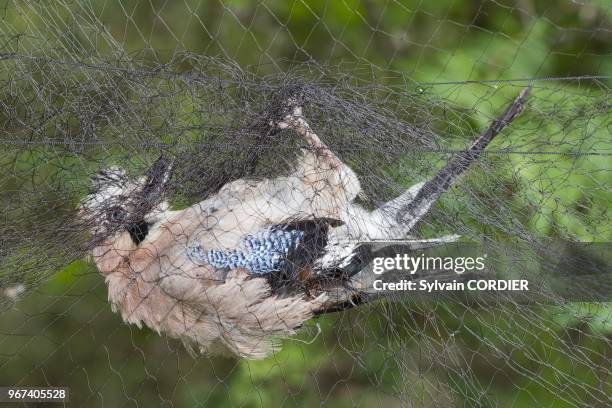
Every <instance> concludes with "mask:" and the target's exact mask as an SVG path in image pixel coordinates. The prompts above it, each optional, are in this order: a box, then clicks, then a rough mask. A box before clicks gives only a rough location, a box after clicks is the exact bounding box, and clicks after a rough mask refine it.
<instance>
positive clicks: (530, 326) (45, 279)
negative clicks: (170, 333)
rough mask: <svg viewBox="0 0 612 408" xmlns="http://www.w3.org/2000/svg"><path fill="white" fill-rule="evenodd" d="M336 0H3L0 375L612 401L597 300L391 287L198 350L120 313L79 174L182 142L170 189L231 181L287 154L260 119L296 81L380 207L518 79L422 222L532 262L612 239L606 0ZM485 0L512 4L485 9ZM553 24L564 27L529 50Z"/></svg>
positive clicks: (110, 397)
mask: <svg viewBox="0 0 612 408" xmlns="http://www.w3.org/2000/svg"><path fill="white" fill-rule="evenodd" d="M349 3H350V4H349ZM349 3H345V2H334V1H326V2H321V4H317V5H313V4H310V3H308V2H302V1H294V2H281V1H262V2H259V3H257V4H255V5H251V4H249V5H247V3H243V2H236V4H224V3H222V2H214V1H211V2H208V1H202V2H198V1H185V2H175V3H171V2H149V1H129V2H122V1H112V0H107V1H79V2H73V1H64V0H59V1H54V2H46V1H23V2H13V1H7V2H4V4H1V3H0V6H1V7H2V13H1V18H0V28H1V29H0V32H1V34H0V145H1V146H2V147H1V148H2V151H1V152H0V169H1V173H0V186H1V188H0V214H1V215H2V222H1V223H0V288H1V289H2V297H0V310H1V311H2V312H1V315H0V348H1V350H2V351H1V352H0V355H1V358H0V367H1V369H0V372H2V376H1V377H2V383H4V384H6V385H9V384H15V385H41V386H42V385H56V386H60V385H66V386H69V387H71V389H72V396H71V398H72V401H73V403H74V404H77V405H87V404H98V405H110V406H138V405H141V404H152V405H153V406H155V405H163V406H174V405H177V406H182V405H197V404H200V405H201V406H204V405H219V404H228V405H238V406H241V405H242V406H252V405H269V404H271V403H274V402H276V403H278V402H280V403H281V404H288V405H295V404H328V403H330V404H339V405H341V404H345V405H363V406H369V405H371V404H373V403H389V404H391V405H393V404H395V405H398V406H406V405H410V406H449V405H462V404H465V405H468V406H495V405H499V406H506V405H516V406H533V405H542V406H607V405H608V404H609V403H610V395H611V394H612V393H611V391H612V390H611V388H610V351H611V349H610V346H611V343H610V333H611V330H612V325H611V323H610V317H611V316H610V307H609V303H590V302H567V301H565V300H563V299H560V298H556V297H555V296H553V295H550V296H547V297H545V298H541V299H540V298H538V299H537V300H534V301H533V302H530V303H525V302H513V301H506V302H502V303H495V304H487V303H485V302H483V303H481V302H478V301H466V302H460V301H456V300H454V301H440V300H428V299H427V298H419V299H410V298H409V297H403V298H402V299H401V300H399V301H394V302H391V301H380V302H374V303H371V304H368V305H364V306H361V307H358V308H355V309H353V310H350V311H347V312H342V313H334V314H329V315H326V316H324V317H321V318H317V319H315V320H313V321H310V322H309V323H307V324H306V325H305V327H304V328H302V330H301V331H300V334H299V336H297V337H294V338H291V339H286V340H284V341H283V351H281V352H278V353H275V354H274V355H273V356H272V357H270V358H268V359H267V360H264V361H263V362H251V361H247V360H243V359H236V358H235V357H232V356H230V355H221V356H217V355H212V354H211V355H208V354H203V355H199V356H198V357H197V358H192V357H190V356H189V355H188V354H187V353H186V351H185V349H184V347H183V345H182V344H181V342H180V341H176V340H173V339H170V338H167V337H165V336H163V335H162V336H158V335H157V333H155V332H153V331H151V330H148V329H146V328H143V329H138V328H136V327H134V326H129V325H127V324H124V323H123V322H121V319H120V317H119V316H118V315H116V314H113V313H112V312H111V310H110V306H109V304H108V302H107V300H106V286H105V284H104V279H103V278H102V277H101V276H100V275H99V274H98V272H97V271H96V268H95V266H94V265H93V264H92V263H91V262H90V261H88V260H87V256H86V255H87V252H88V250H89V249H90V248H89V244H88V243H89V242H90V235H89V232H88V231H87V228H84V227H83V225H82V224H80V223H79V222H77V221H76V219H75V209H76V208H77V206H78V204H79V202H80V200H81V199H82V198H83V197H84V196H85V195H86V194H87V192H88V186H89V178H90V177H91V175H92V174H94V173H95V172H96V171H98V170H101V169H105V168H109V167H110V166H112V165H120V166H121V167H123V168H124V169H126V172H127V173H128V175H130V176H131V177H140V176H142V175H143V174H145V173H146V171H147V170H148V169H149V168H150V167H151V165H152V163H153V162H154V161H155V160H156V159H157V158H158V157H159V156H160V154H163V155H167V156H170V157H174V158H175V169H174V172H173V176H172V179H171V181H170V183H169V185H168V186H167V189H166V192H165V193H166V194H167V196H168V197H169V200H170V203H171V205H172V206H173V207H174V208H185V207H186V206H188V205H191V204H194V203H197V202H199V201H201V200H203V199H205V198H207V197H210V196H212V195H213V194H215V193H216V192H218V191H219V189H221V188H222V187H223V186H224V185H225V184H226V183H228V182H230V181H234V180H237V179H240V178H245V177H249V178H254V179H263V178H274V177H278V176H281V175H283V174H286V173H287V172H288V171H290V170H291V169H292V168H293V167H294V165H295V161H296V160H298V158H299V157H300V156H299V151H300V148H301V147H303V146H304V141H303V140H302V139H301V138H300V137H299V135H297V134H295V133H294V132H291V131H282V132H277V133H274V134H270V133H269V132H268V133H267V132H265V131H262V129H263V127H265V126H264V125H265V124H266V123H267V122H266V121H267V120H268V119H269V115H270V112H271V109H272V110H273V109H274V107H275V106H278V102H279V101H283V100H286V99H287V98H288V97H290V96H291V95H294V94H295V92H296V90H299V92H300V93H301V95H302V97H303V101H304V112H305V115H306V116H307V117H308V121H309V123H310V125H311V126H312V127H313V129H314V130H315V131H316V132H317V134H318V135H320V136H321V138H322V139H323V141H324V142H325V143H326V144H327V145H328V146H329V148H330V150H331V151H333V152H334V153H336V154H337V155H338V156H339V157H340V158H341V159H342V160H343V161H344V162H345V163H346V164H347V165H349V166H350V167H351V168H352V169H353V170H354V171H355V172H356V174H357V175H358V178H359V180H360V182H361V185H362V189H363V192H364V194H363V196H360V198H359V199H360V201H361V202H362V204H363V205H364V206H366V207H367V208H375V207H377V206H379V205H380V204H382V203H384V202H387V201H388V200H390V199H392V198H394V197H396V196H398V195H399V194H401V193H402V192H403V191H404V190H405V189H406V188H408V187H409V186H411V185H413V184H414V183H416V182H420V181H426V180H427V179H429V178H430V177H432V176H433V175H435V174H436V172H437V171H438V170H439V169H441V168H442V167H443V166H444V165H445V164H446V162H447V161H448V160H449V159H451V158H452V157H453V156H454V155H455V154H456V153H457V152H459V151H462V150H464V149H466V148H467V147H468V146H469V145H470V143H471V142H472V141H473V140H474V139H476V138H477V137H478V135H479V134H480V133H481V132H482V131H483V130H484V129H485V128H486V127H487V126H488V124H489V123H490V122H491V120H493V119H494V118H495V117H496V116H497V115H498V114H499V113H500V112H501V111H502V110H503V109H504V108H505V107H506V106H507V105H508V104H509V103H510V102H511V101H512V100H513V99H514V97H515V96H516V95H517V94H518V93H519V92H520V90H521V89H523V88H524V87H525V86H526V85H528V84H532V86H533V90H532V92H531V96H530V98H529V100H528V102H527V104H526V107H525V110H524V112H523V113H522V115H521V116H520V117H519V118H518V119H516V120H515V121H514V122H513V123H512V125H511V127H509V128H507V129H505V130H504V131H503V132H502V133H501V134H500V135H499V136H498V137H497V138H496V139H495V140H494V141H493V143H492V144H491V145H490V146H489V147H488V148H487V150H486V151H485V152H484V154H483V156H482V157H481V158H480V159H479V160H478V161H477V163H475V164H474V165H473V166H472V168H471V169H470V170H469V171H468V172H467V174H466V175H465V176H464V177H463V178H462V179H461V180H460V182H459V183H458V184H457V185H456V186H455V187H453V188H452V189H450V190H449V191H448V192H446V193H445V194H444V195H443V197H442V198H441V200H440V201H439V202H438V203H437V204H436V205H435V206H434V208H433V209H432V211H431V212H430V213H429V215H428V216H427V217H426V219H424V220H423V221H422V222H421V223H420V224H419V225H418V227H417V229H416V231H415V232H414V233H415V235H418V236H421V237H435V236H441V235H444V234H459V235H461V237H462V240H465V241H466V242H472V243H476V244H477V245H478V246H479V248H482V250H483V251H485V252H489V253H495V254H501V255H503V256H504V257H505V258H506V259H507V260H509V264H510V265H512V264H513V263H514V264H522V262H523V263H524V262H528V263H529V262H530V263H534V264H537V265H538V268H540V270H541V271H542V272H550V271H552V270H554V268H555V267H556V266H557V265H556V264H555V263H554V260H555V259H556V258H558V257H559V256H561V255H562V254H565V253H566V252H567V251H568V249H567V248H559V247H558V246H556V245H553V244H555V243H557V242H558V241H559V240H563V241H570V242H607V241H609V240H610V236H611V228H610V220H609V212H608V209H609V184H610V181H611V173H610V156H611V154H612V151H611V148H610V142H609V141H610V129H609V128H610V119H609V116H610V107H609V98H610V86H609V85H610V78H609V76H605V75H603V74H602V73H603V72H605V69H606V67H609V52H610V48H609V45H610V44H609V36H610V31H611V27H610V20H609V16H610V14H609V13H610V10H609V6H607V5H606V4H605V3H601V4H597V3H593V4H583V5H577V4H571V5H570V4H563V7H569V8H572V9H575V10H576V12H579V13H582V14H581V16H582V17H581V18H582V20H581V21H582V23H581V25H573V24H571V23H567V22H565V21H564V20H563V18H564V16H565V14H563V12H562V11H558V10H556V9H555V8H554V7H553V6H550V5H544V4H540V2H533V3H532V2H530V1H524V2H523V1H519V2H516V4H514V3H511V2H501V3H498V2H488V1H484V2H482V3H481V4H480V5H479V7H478V8H476V9H474V12H473V15H469V16H466V15H464V14H461V13H460V9H461V7H459V6H458V5H455V6H453V5H448V9H444V8H443V7H441V6H440V7H437V6H435V5H426V4H424V3H418V2H415V3H414V4H410V5H407V4H404V3H403V2H396V1H387V2H381V4H380V5H374V2H363V3H359V4H357V3H356V4H353V3H352V2H349ZM339 15H342V16H344V15H346V17H338V16H339ZM389 15H396V17H395V18H389ZM491 15H495V16H497V17H496V18H499V19H501V20H503V21H508V24H507V25H506V24H501V25H500V26H497V27H496V28H495V29H491V28H490V27H489V26H487V24H486V21H485V20H486V19H487V18H488V17H490V16H491ZM481 20H483V21H481ZM338 21H341V22H342V24H339V23H338ZM512 24H520V28H512ZM406 27H407V28H406ZM419 27H423V29H419ZM499 27H504V29H503V30H502V31H496V30H499ZM506 27H507V29H506ZM404 28H405V29H404ZM439 32H443V33H451V34H449V35H451V36H452V40H449V39H446V37H445V38H441V35H440V34H439ZM355 33H357V34H355ZM543 36H547V38H559V41H558V43H555V44H554V46H551V47H550V48H549V49H542V42H541V38H542V37H543ZM477 38H478V39H480V40H481V41H482V44H484V46H481V47H478V48H475V47H473V46H471V45H472V43H473V41H474V40H475V39H477ZM564 38H568V40H567V41H568V42H569V43H564V42H563V39H564ZM364 39H367V41H365V42H364ZM571 41H575V43H572V42H571ZM577 44H578V45H577ZM463 49H468V50H469V53H466V54H464V53H462V50H463ZM406 55H408V56H409V57H410V58H409V59H408V60H409V61H410V65H406V63H405V62H403V61H404V59H405V57H406ZM431 60H435V61H436V64H435V65H428V64H427V61H431ZM561 62H562V63H563V64H564V66H566V67H569V68H568V69H569V71H571V72H570V73H569V74H568V73H567V72H556V71H555V69H554V67H551V66H552V65H554V64H556V63H561ZM432 66H433V67H435V70H432V68H431V67H432ZM526 67H527V68H526ZM487 70H491V71H492V72H494V73H495V75H497V76H495V77H489V76H487V75H486V71H487ZM525 72H527V73H528V75H527V76H517V75H524V74H525ZM482 78H487V79H482ZM526 260H527V261H526ZM580 267H581V265H580V264H578V265H576V270H579V269H580ZM517 274H518V275H520V273H519V272H518V271H517ZM518 275H517V276H518ZM604 283H605V282H604ZM604 283H602V284H604Z"/></svg>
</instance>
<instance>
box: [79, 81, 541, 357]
mask: <svg viewBox="0 0 612 408" xmlns="http://www.w3.org/2000/svg"><path fill="white" fill-rule="evenodd" d="M529 89H530V88H526V89H525V90H524V91H523V92H521V94H520V95H519V96H518V97H517V99H516V100H515V101H514V103H513V104H512V105H511V106H510V107H509V108H508V109H507V111H506V112H505V113H504V114H503V115H502V116H501V117H500V118H498V119H496V120H494V121H493V123H492V124H491V125H490V127H489V128H488V129H487V131H486V132H485V133H484V134H483V135H481V136H480V137H479V138H478V139H477V140H476V141H475V142H474V143H473V144H472V146H471V147H470V148H469V149H468V150H467V151H466V152H463V153H460V154H458V155H457V157H455V158H454V159H453V160H451V162H449V163H448V164H447V166H446V167H445V168H444V169H442V170H441V171H440V172H439V173H438V174H437V175H436V176H435V177H433V178H432V179H431V180H430V181H428V182H426V183H419V184H416V185H414V186H413V187H411V188H409V189H408V190H407V191H406V192H404V193H403V194H401V195H400V196H399V197H396V198H395V199H393V200H391V201H389V202H386V203H384V204H383V205H381V206H380V207H378V208H377V209H375V210H373V211H368V210H366V209H365V208H363V207H362V206H360V205H358V204H356V203H355V202H354V200H355V199H356V198H357V196H358V195H359V194H361V187H360V184H359V180H358V179H357V176H356V174H355V173H354V172H353V170H351V169H350V168H349V167H348V166H347V165H346V164H344V163H343V162H342V161H341V160H340V158H339V157H338V156H336V155H335V154H334V153H333V152H332V151H331V150H330V149H329V148H328V147H327V146H326V145H325V144H324V143H323V142H322V141H321V139H320V138H319V137H318V136H317V135H316V133H315V132H314V131H313V129H312V128H311V127H310V125H309V123H308V122H307V120H306V119H305V117H304V114H303V108H302V103H301V102H300V101H299V100H298V98H295V97H292V98H290V99H288V100H287V101H286V102H285V104H284V106H282V107H281V108H280V109H277V110H276V111H277V115H278V116H279V117H278V118H272V119H270V120H269V126H270V131H271V132H278V131H280V130H282V129H290V130H293V131H295V132H296V133H298V134H299V135H301V136H302V137H303V138H304V139H305V140H306V141H307V143H308V148H305V149H302V152H301V155H300V156H299V157H298V159H297V164H296V165H295V166H294V169H293V171H292V172H291V174H289V175H288V176H282V177H277V178H274V179H263V180H259V181H257V180H248V179H239V180H236V181H233V182H231V183H228V184H226V185H224V186H223V187H222V188H221V189H220V190H219V191H218V192H217V193H216V194H214V195H212V196H211V197H209V198H207V199H206V200H204V201H202V202H199V203H197V204H195V205H192V206H190V207H188V208H186V209H183V210H179V211H171V210H169V204H168V203H167V202H166V201H164V187H165V185H166V184H167V183H168V182H169V180H170V177H171V172H172V163H171V161H170V160H169V159H166V158H163V157H162V158H160V159H159V160H158V161H157V162H155V164H154V165H153V167H152V168H151V169H150V170H149V171H148V172H147V175H146V176H144V177H142V178H141V179H139V180H137V181H135V180H131V179H129V178H128V177H127V176H126V175H125V171H124V170H122V169H120V168H112V169H110V170H107V171H102V172H99V173H98V174H96V175H95V176H94V178H93V191H91V192H90V194H89V195H88V196H87V197H86V198H85V199H84V200H83V201H82V203H81V205H80V209H79V212H80V217H81V218H82V219H83V220H84V221H86V222H88V223H89V224H90V225H89V226H90V228H91V230H92V234H93V239H94V242H95V243H94V244H93V248H92V250H91V253H92V255H93V258H94V260H95V263H96V265H97V267H98V270H99V271H100V273H101V274H102V275H103V276H105V278H106V283H107V285H108V291H109V294H108V298H109V301H110V302H111V305H112V307H113V309H114V310H116V311H119V312H120V313H121V315H122V317H123V319H124V320H125V321H126V322H129V323H134V324H137V325H139V326H140V325H142V324H145V325H147V326H149V327H151V328H153V329H155V330H157V331H158V332H165V333H168V334H170V335H171V336H173V337H177V338H180V339H183V341H184V342H185V343H187V344H190V343H194V344H195V345H196V346H197V348H199V349H200V350H201V351H206V350H208V349H209V348H210V347H211V345H212V344H214V343H221V344H222V345H224V346H226V347H227V348H229V349H230V350H231V351H233V352H234V353H236V354H238V355H239V356H242V357H250V358H263V357H266V356H267V355H268V354H269V353H270V352H271V351H272V350H273V346H274V345H275V342H274V337H275V336H276V337H278V336H282V335H289V334H292V333H294V330H295V329H297V328H298V327H300V326H301V325H302V324H303V323H304V322H305V321H306V320H307V319H309V318H311V317H313V316H314V315H317V314H322V313H326V312H329V311H336V310H340V309H344V308H347V307H351V306H356V305H357V304H358V303H364V302H367V301H368V300H369V298H370V297H373V296H374V295H375V293H376V291H375V290H374V288H373V287H371V286H368V285H367V284H366V283H365V281H367V280H368V276H367V275H368V273H371V271H369V270H367V261H366V260H365V259H367V260H369V259H370V258H365V257H364V255H365V253H367V252H371V251H370V250H371V247H370V246H371V243H372V242H374V241H381V242H386V241H397V240H403V242H404V243H405V244H406V245H407V246H408V247H409V249H421V248H425V247H430V246H436V245H441V244H444V243H448V242H453V241H455V240H456V239H457V238H458V236H457V235H451V236H446V237H441V238H434V239H417V238H414V237H412V236H410V235H409V233H410V232H411V230H412V229H413V227H414V226H415V224H416V223H417V222H418V221H419V220H421V219H422V218H423V216H424V215H425V214H427V212H428V211H429V209H430V207H431V206H432V204H433V203H434V202H435V201H436V200H437V198H438V197H439V196H440V195H441V194H442V193H443V192H444V191H446V190H447V189H448V188H449V187H450V186H451V185H452V184H453V183H454V181H455V180H456V179H457V178H458V177H459V176H460V175H461V174H462V173H463V172H464V171H465V170H466V169H467V168H468V167H469V165H470V163H471V162H473V161H474V160H476V159H477V158H478V157H479V155H480V154H481V153H482V151H483V150H484V149H485V148H486V146H487V145H488V144H489V143H490V142H491V140H492V139H493V138H494V137H495V136H496V135H497V134H498V133H499V132H500V131H501V130H502V129H503V128H504V127H505V126H507V125H508V124H509V123H510V122H511V121H512V120H513V119H514V118H515V117H516V116H517V115H518V114H519V113H520V111H521V110H522V108H523V105H524V102H525V98H526V96H527V94H528V91H529ZM268 133H270V132H268ZM364 275H365V276H364Z"/></svg>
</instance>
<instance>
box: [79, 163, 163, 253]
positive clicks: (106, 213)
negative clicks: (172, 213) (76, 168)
mask: <svg viewBox="0 0 612 408" xmlns="http://www.w3.org/2000/svg"><path fill="white" fill-rule="evenodd" d="M171 171H172V162H171V161H170V160H168V159H166V158H165V157H163V156H162V157H160V158H159V159H158V160H157V161H156V162H155V163H154V164H153V166H152V167H151V168H150V169H149V170H148V171H147V172H146V174H145V175H144V176H142V177H140V178H138V179H134V178H130V177H129V176H128V175H127V174H126V172H125V170H123V169H122V168H120V167H111V168H109V169H106V170H103V171H99V172H97V173H96V174H95V175H94V176H93V177H92V178H91V185H90V191H89V194H88V195H87V196H86V197H85V198H84V199H83V200H82V201H81V203H80V205H79V208H78V214H79V217H80V218H81V220H82V221H83V222H84V223H85V224H86V226H87V227H88V228H89V229H90V231H91V232H92V234H93V238H94V242H101V241H104V240H106V239H108V238H111V237H113V236H116V235H118V234H122V233H124V232H128V233H129V235H130V237H131V239H132V241H133V242H134V243H135V244H136V245H138V244H140V242H142V241H143V240H144V239H145V238H146V236H147V234H148V232H149V229H150V227H151V226H152V225H154V224H155V223H156V222H158V221H159V219H160V217H161V215H162V214H163V213H164V212H165V211H167V210H168V203H167V202H166V201H164V191H165V189H166V186H167V184H168V181H169V179H170V176H171Z"/></svg>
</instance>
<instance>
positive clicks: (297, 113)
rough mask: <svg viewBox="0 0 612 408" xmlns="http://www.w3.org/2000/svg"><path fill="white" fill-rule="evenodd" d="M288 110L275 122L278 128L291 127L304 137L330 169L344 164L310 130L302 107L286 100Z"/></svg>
mask: <svg viewBox="0 0 612 408" xmlns="http://www.w3.org/2000/svg"><path fill="white" fill-rule="evenodd" d="M288 105H289V109H290V112H289V114H287V115H285V117H283V119H282V120H281V121H280V122H278V123H277V126H278V127H279V128H280V129H293V130H294V131H296V132H297V133H298V134H299V135H301V136H302V137H304V139H305V140H306V141H307V142H308V144H309V145H310V146H311V147H312V148H313V149H314V150H315V152H316V153H317V154H319V155H320V156H321V157H323V158H324V159H325V161H327V162H328V163H329V165H330V166H331V168H332V169H337V168H339V167H342V166H344V164H343V163H342V161H341V160H340V159H339V158H338V156H336V155H335V154H334V152H332V151H331V150H330V149H329V148H328V147H327V145H326V144H325V143H323V142H322V141H321V139H320V138H319V136H317V134H316V133H315V132H313V131H312V129H311V128H310V125H309V124H308V122H307V121H306V119H305V118H304V115H303V114H302V107H301V106H299V105H298V104H296V103H295V101H294V100H292V99H290V100H289V101H288Z"/></svg>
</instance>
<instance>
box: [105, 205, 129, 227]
mask: <svg viewBox="0 0 612 408" xmlns="http://www.w3.org/2000/svg"><path fill="white" fill-rule="evenodd" d="M106 218H107V220H108V221H110V222H113V223H120V222H123V221H124V220H125V210H124V209H123V208H121V207H119V206H115V207H111V208H109V209H108V210H107V212H106Z"/></svg>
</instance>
